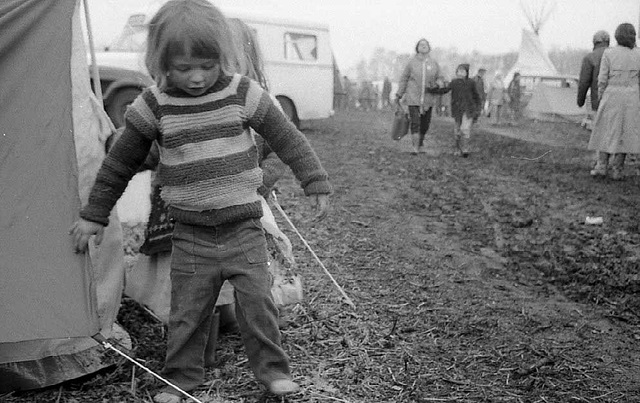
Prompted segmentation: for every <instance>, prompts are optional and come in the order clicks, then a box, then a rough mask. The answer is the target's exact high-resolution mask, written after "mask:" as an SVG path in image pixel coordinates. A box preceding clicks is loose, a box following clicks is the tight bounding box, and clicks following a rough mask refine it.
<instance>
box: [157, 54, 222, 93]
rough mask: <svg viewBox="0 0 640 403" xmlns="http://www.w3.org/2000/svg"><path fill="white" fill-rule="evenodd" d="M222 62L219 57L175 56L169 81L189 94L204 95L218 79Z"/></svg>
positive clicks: (172, 59)
mask: <svg viewBox="0 0 640 403" xmlns="http://www.w3.org/2000/svg"><path fill="white" fill-rule="evenodd" d="M219 76H220V62H219V60H218V59H202V58H198V57H192V56H190V55H187V56H175V57H173V58H171V62H170V64H169V76H168V78H169V82H170V84H171V85H172V86H174V87H176V88H179V89H181V90H182V91H184V92H186V93H187V94H189V95H191V96H194V97H198V96H200V95H203V94H204V93H205V92H207V90H209V88H211V87H212V86H213V84H215V82H216V81H218V77H219Z"/></svg>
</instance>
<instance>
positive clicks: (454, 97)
mask: <svg viewBox="0 0 640 403" xmlns="http://www.w3.org/2000/svg"><path fill="white" fill-rule="evenodd" d="M447 91H451V115H452V116H453V119H454V122H455V123H454V128H453V135H454V136H455V142H456V143H455V148H456V152H458V153H459V154H460V155H461V156H462V157H463V158H467V157H468V156H469V140H470V139H471V128H472V126H473V119H474V117H475V116H476V115H477V114H478V111H479V110H480V105H481V102H482V100H481V98H480V94H479V93H478V89H477V87H476V83H475V82H474V80H473V79H471V78H469V65H468V64H466V63H463V64H460V65H458V67H457V68H456V78H454V79H453V80H451V83H450V84H449V86H448V87H437V88H434V89H433V90H431V91H430V92H433V93H443V92H447Z"/></svg>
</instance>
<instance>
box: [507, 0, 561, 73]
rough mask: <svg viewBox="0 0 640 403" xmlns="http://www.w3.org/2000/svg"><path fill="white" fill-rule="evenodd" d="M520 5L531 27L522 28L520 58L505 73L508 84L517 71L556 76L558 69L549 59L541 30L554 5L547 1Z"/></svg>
mask: <svg viewBox="0 0 640 403" xmlns="http://www.w3.org/2000/svg"><path fill="white" fill-rule="evenodd" d="M520 6H521V8H522V10H523V12H524V14H525V17H526V18H527V21H528V22H529V26H530V28H531V29H524V28H523V29H522V40H521V42H520V49H519V51H518V59H517V60H516V62H515V64H514V65H513V66H512V67H511V68H510V69H509V71H508V72H507V73H506V74H505V78H504V79H505V82H506V84H508V83H509V82H510V81H511V79H512V78H513V74H514V73H515V72H519V73H520V74H521V75H523V76H556V75H558V70H557V69H556V67H555V66H554V65H553V62H551V59H549V54H548V53H547V51H546V50H545V48H544V46H542V42H541V41H540V36H539V33H540V30H541V29H542V26H543V25H544V24H545V23H546V21H547V20H548V19H549V17H550V16H551V13H552V11H553V5H552V6H551V7H548V6H547V3H546V2H543V3H542V4H536V3H535V2H531V1H529V2H523V1H521V2H520Z"/></svg>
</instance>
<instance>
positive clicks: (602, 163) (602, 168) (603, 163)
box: [590, 151, 609, 177]
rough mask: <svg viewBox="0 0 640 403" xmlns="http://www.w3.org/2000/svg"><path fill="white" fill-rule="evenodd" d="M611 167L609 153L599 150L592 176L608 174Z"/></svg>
mask: <svg viewBox="0 0 640 403" xmlns="http://www.w3.org/2000/svg"><path fill="white" fill-rule="evenodd" d="M608 168H609V153H605V152H602V151H601V152H599V153H598V160H597V162H596V166H595V167H593V169H592V170H591V172H590V173H591V176H594V177H596V176H606V175H607V169H608Z"/></svg>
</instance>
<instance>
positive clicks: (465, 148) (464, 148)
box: [458, 136, 469, 158]
mask: <svg viewBox="0 0 640 403" xmlns="http://www.w3.org/2000/svg"><path fill="white" fill-rule="evenodd" d="M459 139H460V140H459V143H458V144H459V146H460V155H461V156H462V158H467V157H468V156H469V139H468V138H466V137H464V136H462V137H459Z"/></svg>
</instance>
